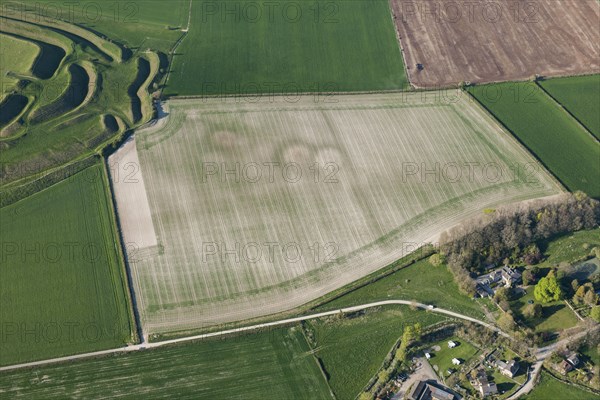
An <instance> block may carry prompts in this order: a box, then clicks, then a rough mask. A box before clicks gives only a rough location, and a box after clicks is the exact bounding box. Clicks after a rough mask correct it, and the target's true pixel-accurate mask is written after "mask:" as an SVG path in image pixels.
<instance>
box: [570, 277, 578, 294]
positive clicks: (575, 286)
mask: <svg viewBox="0 0 600 400" xmlns="http://www.w3.org/2000/svg"><path fill="white" fill-rule="evenodd" d="M579 286H580V285H579V281H578V280H577V279H573V280H572V281H571V288H572V289H573V292H574V293H575V292H577V289H579Z"/></svg>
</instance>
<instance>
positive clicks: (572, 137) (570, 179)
mask: <svg viewBox="0 0 600 400" xmlns="http://www.w3.org/2000/svg"><path fill="white" fill-rule="evenodd" d="M468 90H469V92H470V93H471V94H472V95H474V96H475V97H476V98H477V100H479V101H480V102H481V103H482V104H483V105H484V106H485V107H486V108H487V109H488V110H490V111H491V113H492V114H494V116H496V118H498V119H499V120H500V121H501V122H502V123H504V125H505V126H506V127H508V129H509V130H510V131H511V132H513V134H515V135H516V136H517V138H518V139H519V140H521V141H522V142H523V143H524V144H525V146H527V147H528V148H529V150H531V152H532V153H533V154H534V155H536V156H537V157H538V158H539V159H540V160H541V161H542V162H543V163H544V164H545V165H546V167H547V168H548V169H549V170H550V171H551V172H552V173H553V174H554V175H555V176H556V177H557V178H558V179H560V180H561V181H562V183H563V184H564V185H565V186H566V187H567V188H568V189H569V190H572V191H575V190H581V191H583V192H586V193H587V194H589V195H590V196H592V197H596V198H598V197H600V180H599V179H598V176H600V162H598V160H600V144H599V143H598V142H597V141H595V140H594V138H593V137H591V136H590V135H589V133H588V132H586V131H585V130H584V129H583V128H581V126H580V125H579V124H578V123H577V121H575V120H574V119H573V118H572V117H571V116H570V115H569V114H567V112H566V111H564V110H562V109H561V108H560V106H558V105H557V104H556V103H555V102H554V100H552V98H550V97H549V96H548V95H546V93H544V92H543V91H542V90H541V89H540V88H539V87H538V86H537V85H535V84H534V83H531V82H521V83H514V82H508V83H500V84H492V85H486V86H475V87H471V88H469V89H468Z"/></svg>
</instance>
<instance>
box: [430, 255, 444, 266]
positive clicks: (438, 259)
mask: <svg viewBox="0 0 600 400" xmlns="http://www.w3.org/2000/svg"><path fill="white" fill-rule="evenodd" d="M444 261H445V259H444V256H443V255H441V254H440V253H435V254H432V255H431V256H430V257H429V263H430V264H431V265H434V266H436V267H438V266H440V265H442V264H443V263H444Z"/></svg>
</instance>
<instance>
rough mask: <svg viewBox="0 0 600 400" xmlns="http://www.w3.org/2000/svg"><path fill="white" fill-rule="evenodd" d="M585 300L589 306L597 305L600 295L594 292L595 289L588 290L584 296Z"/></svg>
mask: <svg viewBox="0 0 600 400" xmlns="http://www.w3.org/2000/svg"><path fill="white" fill-rule="evenodd" d="M583 301H584V302H585V304H587V305H588V306H595V305H596V304H597V303H598V295H596V293H594V289H591V290H588V291H587V293H586V294H585V296H584V297H583Z"/></svg>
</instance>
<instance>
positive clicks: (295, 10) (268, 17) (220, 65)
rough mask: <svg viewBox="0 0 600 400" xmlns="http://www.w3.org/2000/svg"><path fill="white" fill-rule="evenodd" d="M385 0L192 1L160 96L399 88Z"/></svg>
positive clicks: (399, 67) (399, 66)
mask: <svg viewBox="0 0 600 400" xmlns="http://www.w3.org/2000/svg"><path fill="white" fill-rule="evenodd" d="M406 86H407V81H406V76H405V73H404V66H403V62H402V55H401V53H400V48H399V45H398V42H397V40H396V35H395V32H394V25H393V22H392V16H391V13H390V8H389V3H388V1H387V0H333V1H332V0H317V1H291V0H283V1H278V2H272V3H270V2H247V1H241V0H240V1H237V0H234V1H223V2H215V1H204V0H200V1H194V2H193V6H192V18H191V21H190V27H189V32H188V34H187V36H186V37H185V39H184V40H183V42H182V43H181V45H180V46H179V47H178V48H177V52H176V54H175V56H174V59H173V67H172V71H171V75H170V78H169V81H168V82H167V87H166V88H165V94H166V95H215V94H231V93H237V94H254V93H281V92H291V93H297V92H335V91H357V90H360V91H363V90H388V89H404V88H405V87H406Z"/></svg>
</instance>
